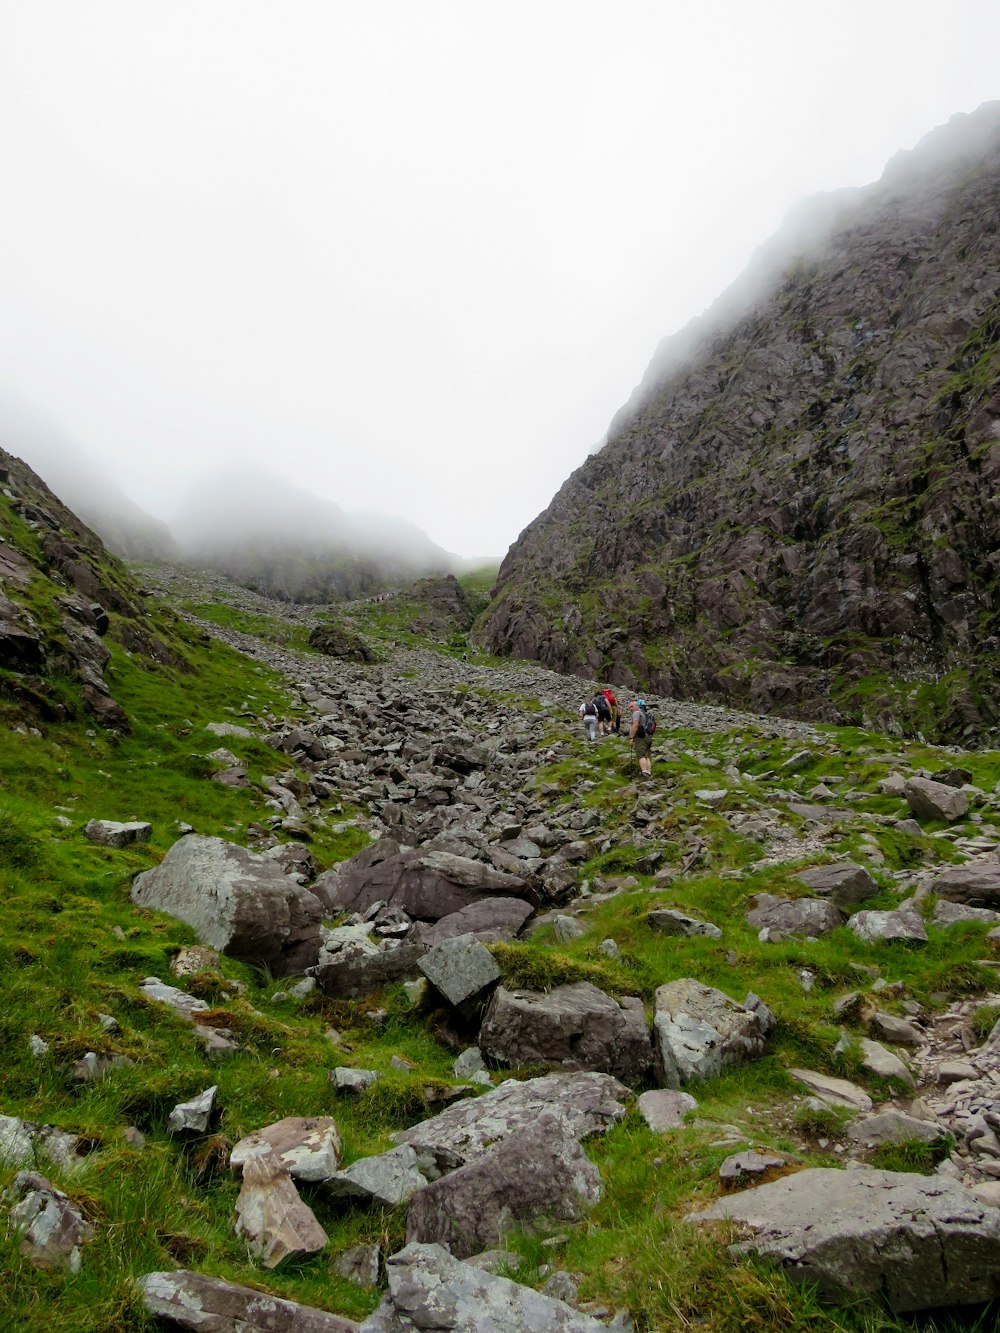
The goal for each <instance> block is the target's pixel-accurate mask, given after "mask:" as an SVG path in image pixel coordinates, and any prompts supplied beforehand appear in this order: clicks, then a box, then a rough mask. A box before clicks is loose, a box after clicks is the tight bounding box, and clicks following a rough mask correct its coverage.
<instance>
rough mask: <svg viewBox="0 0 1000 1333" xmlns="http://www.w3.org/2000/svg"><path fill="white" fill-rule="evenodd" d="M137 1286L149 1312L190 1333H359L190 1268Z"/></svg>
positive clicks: (351, 1325) (323, 1314) (152, 1276)
mask: <svg viewBox="0 0 1000 1333" xmlns="http://www.w3.org/2000/svg"><path fill="white" fill-rule="evenodd" d="M136 1286H137V1287H138V1289H139V1291H140V1292H141V1293H142V1304H143V1308H144V1309H145V1310H146V1312H147V1313H148V1314H150V1315H152V1316H153V1318H154V1319H166V1320H169V1321H170V1325H171V1327H174V1326H176V1327H177V1328H182V1329H188V1330H191V1333H288V1330H289V1329H295V1333H358V1328H359V1325H358V1324H356V1323H355V1322H354V1321H353V1320H352V1319H343V1318H341V1316H340V1315H336V1314H329V1313H327V1311H326V1310H317V1309H315V1308H314V1307H313V1306H310V1305H299V1304H297V1303H296V1302H295V1301H286V1300H282V1299H281V1298H280V1297H279V1296H269V1295H268V1294H267V1292H263V1291H257V1290H256V1289H255V1288H253V1287H239V1286H237V1285H236V1283H235V1282H224V1281H223V1280H222V1278H220V1277H206V1276H205V1275H204V1274H203V1273H193V1272H191V1271H190V1270H189V1269H184V1268H181V1269H178V1270H177V1271H176V1272H172V1273H146V1274H145V1276H144V1277H141V1278H139V1280H138V1282H137V1283H136Z"/></svg>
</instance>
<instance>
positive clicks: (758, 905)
mask: <svg viewBox="0 0 1000 1333" xmlns="http://www.w3.org/2000/svg"><path fill="white" fill-rule="evenodd" d="M843 923H844V913H843V912H842V911H841V910H840V908H839V907H835V906H834V905H833V903H832V902H828V901H827V900H826V899H825V898H779V897H777V896H776V895H775V894H773V893H758V894H757V896H756V897H755V898H754V899H753V900H752V906H751V909H750V911H749V912H747V924H748V925H750V926H753V927H755V929H757V930H766V931H767V937H768V938H769V939H771V940H781V939H785V938H786V937H787V936H803V937H805V938H806V939H814V938H815V937H816V936H817V935H825V934H826V933H827V932H828V931H831V930H836V929H837V927H838V926H840V925H843Z"/></svg>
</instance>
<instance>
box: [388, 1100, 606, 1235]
mask: <svg viewBox="0 0 1000 1333" xmlns="http://www.w3.org/2000/svg"><path fill="white" fill-rule="evenodd" d="M602 1193H603V1190H602V1187H601V1173H600V1171H599V1170H598V1168H597V1167H596V1166H595V1165H594V1164H593V1162H591V1161H590V1160H589V1159H588V1157H587V1155H586V1153H585V1152H584V1151H583V1149H582V1148H581V1147H580V1144H579V1141H578V1140H577V1138H576V1136H575V1135H574V1134H573V1133H572V1132H571V1130H570V1129H569V1127H568V1126H567V1124H566V1123H565V1121H562V1120H560V1119H558V1117H556V1116H552V1115H542V1116H540V1117H539V1118H538V1120H537V1121H536V1122H535V1124H533V1125H529V1126H528V1127H527V1128H525V1129H521V1130H518V1131H517V1132H516V1133H514V1134H508V1135H507V1137H506V1138H504V1139H501V1140H500V1142H499V1143H497V1144H495V1145H494V1146H493V1147H492V1148H489V1149H487V1151H486V1152H484V1153H483V1155H482V1156H481V1157H479V1158H478V1159H477V1160H476V1161H474V1162H470V1163H469V1164H468V1165H466V1166H463V1167H460V1168H459V1169H458V1170H457V1171H452V1172H450V1173H449V1174H448V1175H446V1176H443V1177H442V1178H441V1179H440V1180H436V1181H434V1183H433V1184H430V1185H427V1186H425V1188H424V1189H421V1190H419V1191H418V1192H417V1193H416V1194H415V1195H414V1196H413V1198H412V1199H411V1200H410V1208H409V1212H408V1213H407V1218H406V1239H407V1241H428V1242H430V1241H434V1242H439V1243H440V1244H442V1245H446V1246H447V1247H448V1249H449V1250H450V1251H451V1253H452V1254H453V1255H454V1256H455V1257H456V1259H466V1258H468V1257H469V1255H472V1254H476V1253H477V1252H478V1251H479V1250H482V1249H484V1248H485V1247H486V1246H487V1245H491V1244H493V1245H495V1244H497V1243H498V1240H501V1239H502V1237H503V1235H504V1233H505V1231H507V1230H509V1229H510V1228H511V1227H514V1226H517V1225H518V1224H521V1225H523V1224H526V1223H527V1224H529V1225H530V1224H531V1223H533V1222H535V1221H537V1220H538V1219H539V1218H543V1217H548V1218H554V1219H556V1220H558V1221H564V1222H576V1221H579V1220H580V1219H581V1218H582V1217H583V1216H584V1215H585V1214H586V1213H587V1212H588V1211H589V1209H590V1208H592V1207H593V1206H594V1204H596V1203H598V1202H599V1200H600V1198H601V1195H602Z"/></svg>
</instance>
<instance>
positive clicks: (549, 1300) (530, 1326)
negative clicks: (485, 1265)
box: [359, 1242, 607, 1333]
mask: <svg viewBox="0 0 1000 1333" xmlns="http://www.w3.org/2000/svg"><path fill="white" fill-rule="evenodd" d="M386 1276H387V1277H388V1280H389V1294H388V1296H387V1297H386V1298H385V1300H384V1301H383V1302H382V1304H381V1305H380V1306H379V1308H378V1309H377V1310H376V1311H375V1313H374V1314H373V1315H369V1317H368V1318H367V1319H366V1320H365V1321H364V1323H363V1324H362V1325H361V1328H360V1331H359V1333H406V1331H407V1330H411V1329H420V1330H421V1333H485V1330H487V1329H488V1330H489V1333H529V1330H530V1333H607V1325H605V1324H602V1323H599V1322H598V1320H596V1319H591V1318H590V1316H589V1315H585V1314H581V1313H580V1312H579V1311H578V1310H574V1309H573V1307H572V1306H570V1305H567V1304H566V1303H565V1302H564V1301H560V1300H556V1299H555V1298H554V1297H552V1296H544V1295H543V1294H542V1293H541V1292H538V1291H533V1290H532V1288H531V1287H523V1286H521V1284H520V1283H518V1282H511V1281H510V1279H509V1278H505V1277H496V1276H494V1275H493V1274H492V1273H487V1272H484V1271H483V1270H482V1269H479V1268H475V1267H473V1265H472V1264H466V1263H462V1261H461V1260H460V1259H456V1258H454V1257H453V1256H452V1255H450V1254H449V1253H448V1251H447V1250H446V1249H445V1248H444V1247H443V1246H442V1245H422V1244H420V1243H419V1242H414V1243H413V1244H410V1245H407V1246H406V1248H405V1249H402V1250H400V1251H399V1252H398V1253H396V1254H394V1255H392V1256H391V1257H390V1258H389V1259H388V1260H387V1262H386Z"/></svg>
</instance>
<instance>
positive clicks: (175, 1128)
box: [167, 1085, 219, 1134]
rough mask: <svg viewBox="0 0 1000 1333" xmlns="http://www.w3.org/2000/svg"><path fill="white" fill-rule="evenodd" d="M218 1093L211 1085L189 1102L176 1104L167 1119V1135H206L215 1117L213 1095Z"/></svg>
mask: <svg viewBox="0 0 1000 1333" xmlns="http://www.w3.org/2000/svg"><path fill="white" fill-rule="evenodd" d="M218 1091H219V1089H218V1088H217V1087H215V1086H214V1085H213V1086H212V1087H211V1088H206V1089H205V1091H204V1092H199V1094H198V1096H197V1097H192V1098H191V1099H190V1101H186V1102H178V1103H177V1105H176V1106H175V1107H174V1109H173V1110H172V1111H171V1112H170V1115H169V1116H168V1117H167V1133H168V1134H207V1133H208V1129H209V1126H210V1125H211V1123H212V1117H213V1116H214V1115H215V1094H216V1093H217V1092H218Z"/></svg>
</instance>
